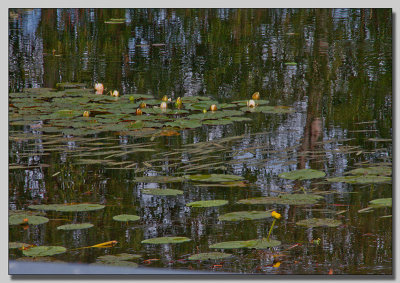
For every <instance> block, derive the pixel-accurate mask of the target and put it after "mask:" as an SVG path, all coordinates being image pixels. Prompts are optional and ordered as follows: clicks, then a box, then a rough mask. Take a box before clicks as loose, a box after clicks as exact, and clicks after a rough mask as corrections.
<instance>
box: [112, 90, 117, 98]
mask: <svg viewBox="0 0 400 283" xmlns="http://www.w3.org/2000/svg"><path fill="white" fill-rule="evenodd" d="M111 96H115V97H118V96H119V92H118V90H114V91H113V93H112V94H111Z"/></svg>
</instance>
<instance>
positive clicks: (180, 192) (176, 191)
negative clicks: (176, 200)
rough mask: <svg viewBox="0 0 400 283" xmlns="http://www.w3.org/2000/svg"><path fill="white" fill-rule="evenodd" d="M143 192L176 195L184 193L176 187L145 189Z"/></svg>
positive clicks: (157, 194)
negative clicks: (175, 188)
mask: <svg viewBox="0 0 400 283" xmlns="http://www.w3.org/2000/svg"><path fill="white" fill-rule="evenodd" d="M142 193H144V194H146V195H156V196H176V195H181V194H183V191H181V190H174V189H143V190H142Z"/></svg>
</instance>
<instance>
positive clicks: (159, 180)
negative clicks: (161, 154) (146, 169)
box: [133, 176, 185, 183]
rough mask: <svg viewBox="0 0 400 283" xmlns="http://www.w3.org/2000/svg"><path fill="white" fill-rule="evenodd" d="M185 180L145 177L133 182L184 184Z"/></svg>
mask: <svg viewBox="0 0 400 283" xmlns="http://www.w3.org/2000/svg"><path fill="white" fill-rule="evenodd" d="M184 180H185V179H184V178H182V177H173V176H143V177H136V178H135V179H134V180H133V182H137V183H176V182H182V181H184Z"/></svg>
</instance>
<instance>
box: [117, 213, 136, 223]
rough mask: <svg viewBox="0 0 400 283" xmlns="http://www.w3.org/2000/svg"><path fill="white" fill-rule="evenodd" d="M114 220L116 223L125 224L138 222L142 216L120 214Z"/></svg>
mask: <svg viewBox="0 0 400 283" xmlns="http://www.w3.org/2000/svg"><path fill="white" fill-rule="evenodd" d="M113 219H114V220H115V221H123V222H127V221H137V220H139V219H140V216H137V215H131V214H120V215H116V216H114V217H113Z"/></svg>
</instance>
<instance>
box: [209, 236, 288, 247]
mask: <svg viewBox="0 0 400 283" xmlns="http://www.w3.org/2000/svg"><path fill="white" fill-rule="evenodd" d="M280 244H281V242H280V241H278V240H271V239H269V240H268V241H267V239H265V238H263V239H259V240H248V241H228V242H221V243H217V244H213V245H211V246H210V248H212V249H243V248H247V249H267V248H271V247H276V246H279V245H280Z"/></svg>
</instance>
